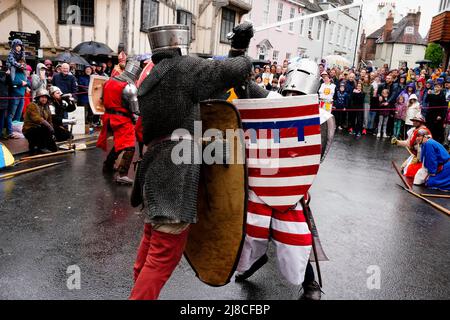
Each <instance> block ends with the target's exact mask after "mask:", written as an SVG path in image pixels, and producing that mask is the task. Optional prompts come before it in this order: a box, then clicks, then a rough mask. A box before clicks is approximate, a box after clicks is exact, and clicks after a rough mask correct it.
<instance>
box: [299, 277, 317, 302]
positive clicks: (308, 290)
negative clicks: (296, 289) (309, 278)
mask: <svg viewBox="0 0 450 320" xmlns="http://www.w3.org/2000/svg"><path fill="white" fill-rule="evenodd" d="M301 290H303V293H302V295H301V296H300V298H299V300H320V299H321V298H322V290H321V289H320V285H319V284H318V283H317V282H316V281H313V282H311V283H308V284H303V285H302V289H301Z"/></svg>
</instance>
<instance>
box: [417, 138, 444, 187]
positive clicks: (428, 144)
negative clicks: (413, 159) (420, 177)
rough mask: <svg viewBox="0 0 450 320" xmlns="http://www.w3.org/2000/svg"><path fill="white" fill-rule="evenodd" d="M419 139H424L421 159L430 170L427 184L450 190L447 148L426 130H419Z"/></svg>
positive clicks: (427, 185)
mask: <svg viewBox="0 0 450 320" xmlns="http://www.w3.org/2000/svg"><path fill="white" fill-rule="evenodd" d="M420 137H423V138H420ZM418 139H419V140H420V139H422V144H421V149H422V153H421V161H422V163H423V166H424V168H426V169H427V170H428V178H427V180H426V182H425V186H426V187H427V188H431V189H439V190H443V191H450V155H449V154H448V152H447V150H445V148H444V146H443V145H442V144H440V143H439V142H437V141H435V140H433V139H431V136H429V135H428V132H427V131H425V130H420V131H419V133H418Z"/></svg>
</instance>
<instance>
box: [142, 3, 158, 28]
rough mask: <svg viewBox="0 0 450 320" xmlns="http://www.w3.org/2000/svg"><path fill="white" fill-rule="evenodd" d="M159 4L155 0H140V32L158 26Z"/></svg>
mask: <svg viewBox="0 0 450 320" xmlns="http://www.w3.org/2000/svg"><path fill="white" fill-rule="evenodd" d="M158 15H159V2H158V1H156V0H142V2H141V31H142V32H148V29H150V27H153V26H156V25H157V24H158Z"/></svg>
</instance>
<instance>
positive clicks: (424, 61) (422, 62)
mask: <svg viewBox="0 0 450 320" xmlns="http://www.w3.org/2000/svg"><path fill="white" fill-rule="evenodd" d="M431 62H433V61H431V60H427V59H423V60H419V61H416V64H425V63H427V64H428V63H431Z"/></svg>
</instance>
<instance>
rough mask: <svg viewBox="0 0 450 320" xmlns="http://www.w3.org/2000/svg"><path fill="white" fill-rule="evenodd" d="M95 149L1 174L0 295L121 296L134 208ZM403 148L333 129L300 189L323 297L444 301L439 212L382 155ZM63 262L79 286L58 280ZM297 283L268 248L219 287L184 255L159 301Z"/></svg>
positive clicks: (449, 292)
mask: <svg viewBox="0 0 450 320" xmlns="http://www.w3.org/2000/svg"><path fill="white" fill-rule="evenodd" d="M104 157H105V154H104V153H103V152H102V151H101V150H98V149H94V150H88V151H79V152H76V153H75V154H71V155H65V156H60V157H58V158H56V159H52V160H51V161H49V160H46V161H45V160H41V161H36V162H33V163H32V164H30V163H24V164H21V165H20V166H21V168H26V167H27V166H30V165H33V166H34V165H39V164H42V163H48V162H53V161H67V162H66V163H65V164H63V165H60V166H57V167H53V168H49V169H44V170H43V171H39V172H36V173H29V174H26V175H22V176H18V177H16V178H13V179H9V180H4V181H0V299H127V297H128V296H129V293H130V290H131V287H132V284H133V281H132V279H133V269H132V268H133V262H134V258H135V255H136V250H137V247H138V245H139V240H140V237H141V234H142V229H143V216H142V215H141V213H140V212H139V210H138V209H134V208H132V207H131V206H130V204H129V196H130V193H131V189H130V188H129V187H119V186H116V185H115V184H113V183H112V178H111V177H108V176H103V175H102V174H101V168H102V162H103V159H104ZM406 157H407V153H406V151H405V150H402V149H400V148H396V147H392V146H391V145H390V144H389V142H388V141H387V140H377V139H376V138H375V137H373V136H365V137H363V138H362V139H360V140H355V139H354V137H353V136H348V135H343V134H340V133H339V134H338V135H337V136H336V139H335V142H334V143H333V146H332V148H331V150H330V153H329V154H328V156H327V159H326V160H325V162H324V163H323V165H322V166H321V168H320V171H319V174H318V177H317V179H316V181H315V183H314V185H313V187H312V189H311V196H312V201H311V208H312V211H313V213H314V216H315V219H316V223H317V226H318V230H319V233H320V236H321V241H322V245H323V247H324V249H325V252H326V253H327V255H328V257H329V258H330V261H327V262H322V263H321V270H322V278H323V283H324V286H323V291H324V292H325V294H324V295H323V299H327V300H331V299H449V298H450V268H449V266H450V254H449V253H450V237H449V234H450V218H449V217H448V216H446V215H444V214H442V213H441V212H439V211H437V210H435V209H434V208H432V207H431V206H429V205H428V204H426V203H425V202H423V201H422V200H420V199H417V198H415V197H413V196H411V195H410V194H408V193H407V192H406V191H404V190H402V189H401V188H399V187H398V186H397V184H401V183H402V182H401V180H400V178H399V177H398V176H397V174H396V173H395V171H394V169H393V168H392V166H391V160H395V161H396V162H397V163H398V164H400V163H401V162H402V161H403V160H404V159H405V158H406ZM10 170H16V169H15V168H14V169H10ZM440 203H441V204H442V205H445V206H447V208H449V207H450V204H449V202H448V201H441V202H440ZM73 265H76V266H78V267H79V268H80V271H81V288H80V289H79V290H78V289H72V290H70V289H68V287H67V281H68V278H69V276H70V273H71V272H70V266H73ZM68 268H69V269H68ZM68 271H69V273H68ZM377 279H379V280H380V281H379V282H378V281H377ZM298 290H299V288H298V287H296V286H293V285H291V284H289V283H288V282H286V281H285V280H284V279H283V278H282V276H281V275H280V273H279V271H278V268H277V264H276V259H275V252H274V250H273V248H272V247H271V249H270V250H269V262H268V263H267V264H266V265H265V266H264V267H263V268H262V269H261V270H259V271H258V272H257V273H256V274H255V275H254V276H252V277H251V278H250V279H249V281H247V282H245V283H235V282H234V281H233V280H232V282H231V283H230V284H228V285H226V286H224V287H220V288H213V287H209V286H207V285H205V284H203V283H202V282H200V281H199V280H198V279H197V278H196V277H195V274H194V272H193V271H192V270H191V268H190V266H189V265H188V264H187V262H186V260H185V259H184V258H183V260H182V262H181V264H180V265H179V266H178V268H177V269H176V270H175V272H174V274H173V276H172V278H171V279H170V280H169V281H168V283H167V285H166V286H165V288H164V289H163V291H162V292H161V296H160V298H161V299H164V300H167V299H181V300H185V299H186V300H209V299H226V300H240V299H274V300H284V299H288V300H292V299H297V298H298Z"/></svg>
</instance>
